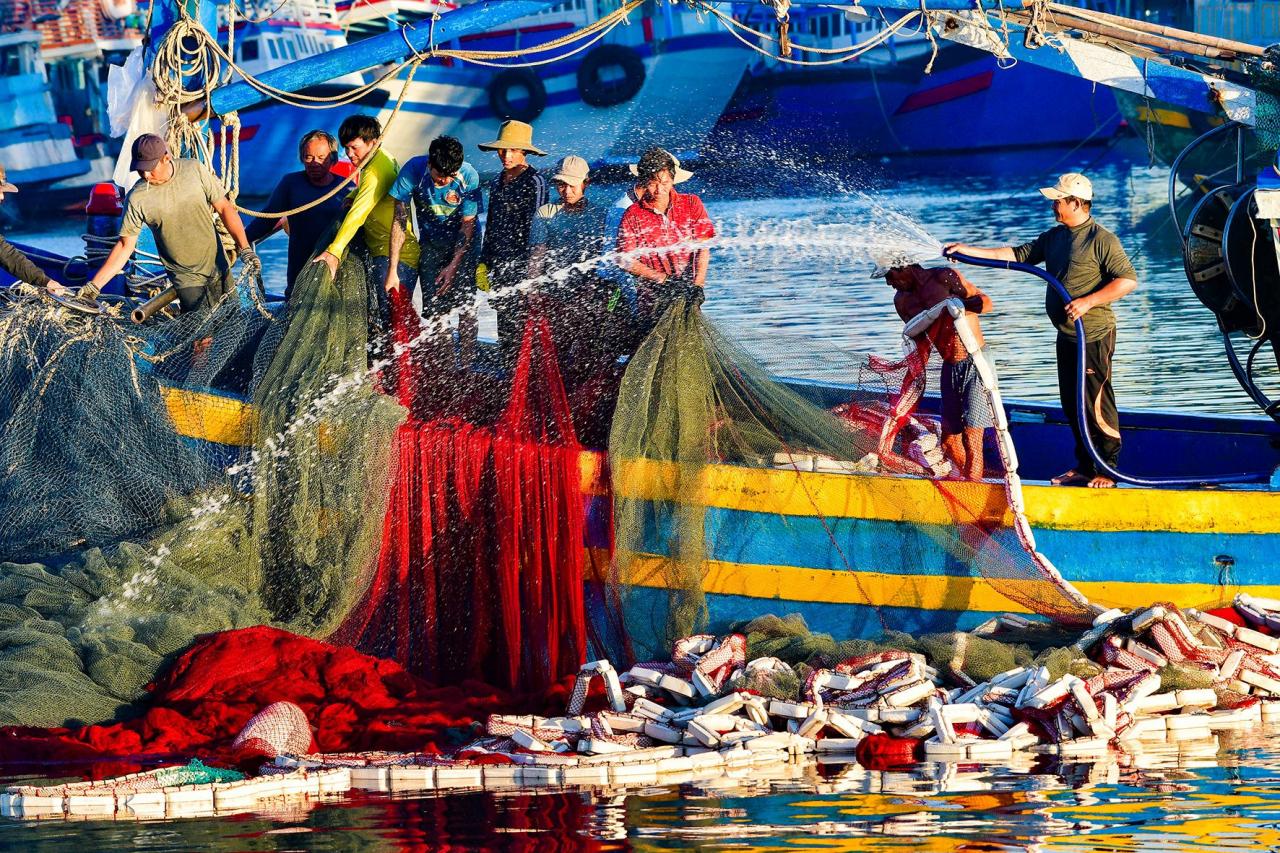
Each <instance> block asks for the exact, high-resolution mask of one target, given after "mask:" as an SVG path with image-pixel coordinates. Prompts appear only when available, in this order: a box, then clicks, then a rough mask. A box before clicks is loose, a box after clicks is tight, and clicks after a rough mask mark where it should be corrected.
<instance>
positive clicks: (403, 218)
mask: <svg viewBox="0 0 1280 853" xmlns="http://www.w3.org/2000/svg"><path fill="white" fill-rule="evenodd" d="M408 222H409V205H407V204H405V203H404V202H403V201H400V200H399V199H397V200H396V210H395V214H394V215H393V216H392V217H391V237H390V240H389V243H388V245H387V277H386V279H385V280H384V281H383V283H382V286H383V287H384V288H386V291H387V293H393V292H395V291H397V290H399V289H400V270H399V267H400V250H401V249H403V248H404V237H405V233H406V228H405V226H406V224H407V223H408Z"/></svg>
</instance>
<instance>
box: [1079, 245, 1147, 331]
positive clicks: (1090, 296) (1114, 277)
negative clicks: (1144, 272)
mask: <svg viewBox="0 0 1280 853" xmlns="http://www.w3.org/2000/svg"><path fill="white" fill-rule="evenodd" d="M1100 251H1101V256H1100V257H1099V258H1098V265H1099V267H1101V269H1102V274H1103V276H1104V277H1106V278H1107V279H1108V280H1107V283H1106V284H1104V285H1102V287H1099V288H1098V289H1097V290H1095V291H1093V292H1092V293H1086V294H1085V295H1084V296H1081V297H1079V298H1078V299H1073V300H1071V301H1070V302H1068V303H1067V307H1066V312H1067V319H1068V320H1070V321H1071V322H1075V321H1076V319H1077V318H1079V317H1083V316H1084V315H1085V314H1088V313H1089V312H1090V311H1092V310H1093V309H1094V308H1098V307H1100V306H1102V305H1109V304H1111V303H1112V302H1115V301H1116V300H1117V299H1123V298H1124V297H1125V296H1128V295H1129V294H1130V293H1133V291H1134V290H1136V289H1137V288H1138V273H1137V271H1136V270H1135V269H1134V268H1133V262H1132V261H1130V260H1129V256H1128V255H1126V254H1125V253H1124V248H1123V247H1122V246H1121V245H1120V241H1119V240H1117V239H1116V238H1115V236H1110V239H1108V240H1105V241H1103V242H1102V244H1101V247H1100Z"/></svg>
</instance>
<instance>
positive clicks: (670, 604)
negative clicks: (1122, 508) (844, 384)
mask: <svg viewBox="0 0 1280 853" xmlns="http://www.w3.org/2000/svg"><path fill="white" fill-rule="evenodd" d="M937 322H951V320H950V318H949V317H947V318H943V319H940V320H938V321H937ZM919 341H920V342H919V343H917V344H915V345H914V347H913V348H912V349H911V350H910V351H909V352H908V354H907V355H906V357H904V358H903V359H900V360H897V361H890V360H886V359H882V358H878V357H874V356H871V357H867V358H866V359H864V360H863V362H862V363H861V365H859V366H858V374H857V375H858V376H859V380H860V381H859V383H858V388H859V390H858V391H857V392H856V393H855V394H854V395H852V398H851V399H849V400H848V401H846V402H845V403H843V404H842V405H840V406H839V407H838V408H837V410H836V411H837V413H838V416H837V414H833V412H831V411H828V410H827V409H824V408H822V407H821V406H818V405H816V404H815V403H813V402H811V401H809V400H808V399H805V398H804V397H802V396H801V395H800V394H799V393H797V392H796V391H794V390H792V389H790V388H788V387H787V386H784V385H782V384H780V383H778V382H777V381H775V380H773V379H772V378H771V377H770V376H769V375H768V374H767V373H766V372H765V371H764V369H763V368H761V367H760V366H759V365H758V364H756V363H755V361H754V360H753V359H751V358H750V357H749V356H748V355H747V354H746V353H745V352H743V351H742V350H741V349H739V348H738V347H736V346H735V345H734V344H732V343H731V342H729V341H728V340H727V339H725V338H724V337H723V336H722V335H721V334H719V333H718V332H717V331H716V330H715V328H714V327H713V326H712V324H711V323H710V322H709V321H708V320H707V319H706V318H705V317H704V316H703V315H702V313H701V312H700V311H699V310H697V309H696V308H694V307H692V306H689V305H686V304H685V303H684V302H683V301H677V302H676V303H675V304H674V305H673V306H672V308H671V309H670V310H669V311H668V312H667V313H666V314H665V315H664V316H663V318H662V319H661V320H660V321H659V323H658V324H657V326H656V328H655V329H654V331H653V333H652V334H650V336H649V337H648V339H646V340H645V342H644V343H643V344H642V345H641V346H640V348H639V350H638V351H637V352H636V354H635V355H634V357H633V358H632V359H631V363H630V364H629V365H628V367H627V371H626V374H625V376H624V377H623V380H622V384H621V389H620V391H619V395H618V403H617V408H616V410H615V413H614V418H613V426H612V431H611V434H610V438H609V464H610V470H611V475H612V485H613V490H614V511H615V538H616V549H617V567H618V581H619V582H620V583H621V584H622V586H623V588H624V589H626V590H633V589H634V588H636V587H651V588H656V589H658V590H660V591H662V592H665V596H666V606H665V608H662V609H660V610H659V611H654V610H652V609H650V610H648V611H646V612H643V613H642V612H640V610H641V608H638V607H630V608H628V616H629V618H630V619H631V620H632V622H631V627H632V628H633V630H634V631H636V632H637V633H639V634H642V635H644V636H646V637H649V638H652V639H651V641H650V644H651V648H649V649H648V650H649V651H650V652H657V651H658V650H660V649H662V648H664V647H666V646H668V645H669V644H670V642H671V641H672V640H674V639H675V638H677V637H680V636H685V635H688V634H692V633H697V632H699V631H701V630H703V629H704V628H705V627H706V626H707V624H708V620H709V613H708V607H707V599H706V586H707V578H708V573H709V571H712V570H716V569H717V567H719V566H721V565H723V564H729V565H730V566H732V565H733V564H735V563H738V564H741V563H744V562H752V560H749V559H737V556H738V555H739V554H741V553H743V543H748V547H749V543H751V542H753V541H757V540H760V539H763V538H765V537H767V536H769V534H770V531H776V530H779V529H785V528H786V527H787V526H788V525H792V524H796V523H798V522H797V517H798V516H805V517H807V518H812V519H814V520H815V521H816V523H817V525H818V527H819V529H820V531H821V533H820V534H814V535H815V536H820V538H821V539H824V540H825V541H823V542H821V543H820V544H815V542H814V541H811V542H809V543H807V544H808V545H809V546H810V547H820V548H822V549H824V550H827V551H829V552H830V554H829V558H830V560H831V561H832V562H833V563H834V564H835V566H836V568H837V571H839V570H843V574H842V578H844V579H847V581H848V583H849V584H850V585H851V586H852V587H853V588H854V591H855V600H859V601H861V602H865V603H868V604H872V605H875V607H874V608H873V612H874V616H871V617H869V618H872V619H878V620H879V622H880V625H879V628H880V629H881V630H882V631H883V630H885V629H888V628H891V627H892V624H891V622H890V621H888V620H886V618H885V615H884V610H885V609H886V608H888V607H893V606H903V607H920V606H922V599H921V596H920V592H919V589H918V588H916V587H915V586H913V585H912V584H910V583H894V582H892V581H893V580H894V579H893V578H890V579H889V580H890V582H889V583H885V582H882V581H881V579H879V578H878V577H877V574H878V573H880V572H882V571H883V570H884V568H885V565H886V563H887V562H893V563H895V564H901V565H903V566H905V567H908V570H909V569H910V568H911V567H923V566H928V565H930V564H931V563H937V562H942V563H944V564H949V567H948V568H947V569H946V573H947V574H948V575H960V576H965V575H968V576H971V577H981V578H983V579H985V581H986V582H987V583H988V584H989V585H991V586H993V587H994V588H995V589H996V590H998V591H999V592H1000V593H1002V594H1003V595H1004V596H1005V597H1007V598H1008V599H1011V600H1012V601H1016V602H1017V603H1019V604H1021V605H1023V606H1024V607H1025V608H1027V609H1028V610H1030V611H1032V612H1035V613H1040V614H1043V615H1046V616H1050V617H1052V618H1053V619H1055V620H1058V621H1061V622H1067V623H1072V624H1087V623H1088V621H1089V620H1090V619H1091V618H1092V616H1093V614H1094V612H1095V611H1094V610H1093V609H1092V608H1091V607H1090V606H1089V604H1088V602H1087V601H1086V600H1085V599H1084V598H1083V596H1081V595H1080V594H1079V593H1078V592H1076V591H1075V590H1074V589H1073V588H1071V587H1070V585H1069V584H1067V583H1066V582H1065V581H1064V580H1063V579H1062V578H1061V577H1060V576H1059V575H1058V574H1057V572H1056V570H1055V569H1054V568H1053V566H1052V564H1051V563H1049V562H1048V560H1047V559H1046V558H1044V557H1043V555H1040V554H1039V553H1037V552H1036V550H1035V542H1034V539H1033V538H1032V537H1031V532H1030V527H1029V526H1028V525H1027V524H1026V520H1025V517H1024V516H1022V514H1021V512H1020V500H1021V498H1020V485H1019V483H1018V481H1017V477H1016V474H1015V473H1014V471H1013V470H1012V466H1011V464H1010V463H1011V462H1012V451H1011V449H1010V450H1009V451H1008V453H1002V454H1000V455H999V456H997V457H996V459H995V460H993V463H992V467H993V468H994V469H995V474H996V477H997V478H998V479H994V480H993V481H987V482H970V481H965V480H962V479H959V478H957V477H955V475H954V474H953V469H952V466H951V464H950V462H949V460H948V459H947V457H946V455H945V454H944V453H943V451H942V447H941V436H940V435H939V433H938V424H937V421H936V420H935V419H933V418H931V417H928V416H926V415H925V413H924V412H922V411H921V408H920V403H921V401H922V400H923V397H924V390H925V383H926V376H927V375H928V371H927V369H926V367H927V364H928V362H929V360H930V356H931V347H930V345H929V343H928V339H927V338H926V337H921V338H920V339H919ZM992 387H994V386H992ZM993 402H994V404H995V405H997V406H998V405H999V400H998V397H995V398H994V401H993ZM750 469H756V472H752V471H751V470H750ZM760 469H769V470H768V473H767V474H761V473H759V471H760ZM810 471H815V472H819V473H834V474H847V475H853V476H858V475H865V476H867V477H869V478H871V477H875V478H877V479H880V478H885V479H881V480H880V482H881V483H882V484H883V487H878V488H875V491H874V495H872V493H868V495H872V496H869V497H866V498H865V500H866V505H865V506H863V507H862V512H858V511H852V512H850V511H847V510H850V509H852V508H851V507H844V508H841V509H843V510H846V511H844V512H841V513H840V515H841V516H842V517H839V518H836V517H833V516H834V514H835V513H834V512H833V511H832V509H830V508H829V507H830V502H829V501H828V500H825V499H824V498H823V496H822V495H821V494H819V492H820V490H821V487H820V485H819V483H820V482H821V478H814V477H808V476H806V472H810ZM889 477H893V478H898V479H901V478H903V477H910V478H918V479H925V480H928V481H929V482H931V483H932V484H933V491H932V493H931V494H930V495H929V496H928V498H929V499H928V500H927V501H924V502H923V503H924V504H926V505H925V506H924V508H923V509H921V501H920V495H919V493H918V492H913V491H909V490H908V491H903V490H899V489H896V488H895V487H894V486H893V485H892V482H893V481H892V480H889V479H887V478H889ZM867 482H870V481H869V480H868V481H867ZM743 510H746V511H743ZM885 525H891V526H892V528H893V531H894V532H893V537H892V543H891V544H892V547H893V548H895V549H900V550H901V555H900V558H899V555H894V558H893V559H892V560H891V561H890V560H886V558H885V555H884V553H883V552H882V551H879V550H877V548H876V547H875V545H874V543H875V542H876V541H880V539H883V535H882V534H883V530H884V529H885ZM877 527H879V528H880V532H879V533H878V532H877ZM877 537H880V538H879V539H878V538H877ZM884 541H886V542H887V541H888V540H884ZM868 543H871V544H868ZM885 547H889V546H888V545H886V546H885ZM790 559H794V557H792V556H789V555H786V554H782V555H779V560H780V561H782V562H785V561H787V560H790ZM755 562H759V560H755ZM803 565H809V564H808V563H804V564H803ZM726 571H728V570H726ZM721 586H722V590H721V591H726V590H725V589H723V587H728V586H733V583H732V581H727V582H723V583H722V584H721ZM750 594H758V592H754V591H753V592H751V593H750ZM861 632H862V633H864V634H875V633H878V632H877V631H875V630H874V628H872V629H871V630H868V628H867V627H866V626H863V628H862V629H861Z"/></svg>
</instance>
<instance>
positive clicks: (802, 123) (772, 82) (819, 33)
mask: <svg viewBox="0 0 1280 853" xmlns="http://www.w3.org/2000/svg"><path fill="white" fill-rule="evenodd" d="M734 8H735V13H736V16H737V18H738V19H739V20H740V21H742V22H743V23H744V24H745V25H747V26H749V27H751V28H752V29H754V30H756V31H757V32H760V33H763V34H764V35H765V36H768V37H770V38H776V37H777V36H778V30H779V26H778V20H777V17H776V16H775V15H774V13H773V12H772V10H771V9H769V8H768V7H765V6H762V5H760V4H758V3H752V4H743V3H739V4H735V6H734ZM789 14H790V20H791V25H790V33H791V38H792V39H793V42H792V49H793V51H794V53H793V58H794V59H796V60H800V61H805V62H829V61H831V60H832V59H833V58H834V57H833V56H832V55H831V54H829V53H816V52H813V51H806V50H804V49H803V46H808V47H816V48H822V49H824V50H827V51H833V50H851V49H853V48H855V47H857V46H858V45H863V46H864V47H865V52H864V53H862V54H861V55H859V56H857V57H856V58H854V59H850V60H849V61H847V62H841V63H838V64H827V65H821V66H816V67H815V66H804V65H794V64H789V63H787V62H784V61H782V60H780V59H778V58H776V57H773V56H762V55H760V54H753V57H754V61H753V62H752V64H751V65H750V66H749V68H748V70H747V74H746V76H745V78H744V79H743V81H742V85H741V86H740V87H739V89H738V91H737V93H736V94H735V95H734V98H733V101H732V102H730V105H729V107H728V109H727V110H726V111H725V114H724V115H723V116H722V117H721V119H720V122H719V125H718V127H717V132H716V134H715V136H714V139H713V147H714V148H715V150H716V151H717V152H720V153H723V154H725V155H728V156H733V155H734V154H735V153H739V152H740V153H748V154H749V153H750V152H753V151H755V152H759V151H762V150H780V151H799V152H802V153H803V155H804V156H805V157H806V158H807V157H813V158H817V159H819V160H820V161H821V160H829V161H831V162H832V163H837V162H839V161H842V160H847V159H849V157H850V156H851V155H852V156H861V157H873V156H885V155H898V154H963V153H965V152H976V151H988V150H994V149H1002V148H1019V147H1021V148H1029V147H1047V146H1055V147H1063V146H1068V147H1069V146H1073V145H1081V144H1087V143H1097V144H1102V143H1105V142H1107V141H1108V140H1109V139H1110V138H1111V137H1112V136H1113V135H1114V134H1115V133H1116V131H1117V130H1118V129H1119V128H1120V124H1121V116H1120V113H1119V111H1118V109H1117V107H1116V102H1115V99H1114V97H1113V96H1112V94H1111V91H1110V90H1109V89H1107V88H1105V87H1101V86H1097V87H1095V86H1094V85H1093V84H1091V83H1088V82H1086V81H1083V80H1080V79H1078V78H1075V77H1071V76H1068V75H1065V74H1059V73H1056V72H1053V71H1047V70H1045V69H1042V68H1038V67H1036V66H1033V65H1030V64H1025V63H1024V64H1020V65H1018V66H1016V67H1012V68H1010V67H1001V66H1000V65H999V62H998V60H997V59H996V58H995V57H993V56H992V55H991V54H989V53H984V52H981V51H978V50H974V49H973V48H970V47H967V46H964V45H960V44H955V43H953V42H949V41H938V42H937V44H936V46H935V44H934V43H933V42H932V41H930V40H929V39H928V38H927V37H926V36H925V35H923V34H922V33H920V32H918V31H916V30H914V29H912V28H911V27H906V28H904V29H902V30H900V31H898V32H895V33H893V34H892V35H886V29H887V27H888V25H887V24H886V23H885V22H884V21H883V20H877V19H876V18H871V17H868V16H867V15H866V14H865V13H864V12H861V11H859V10H850V11H841V10H833V9H826V8H812V7H792V8H791V10H790V13H789ZM761 49H762V50H763V51H764V52H765V53H767V54H773V53H775V52H776V50H777V46H776V45H775V44H772V43H769V42H763V40H762V43H761ZM930 63H932V70H931V73H928V74H926V73H925V69H926V67H927V66H929V65H930ZM1015 105H1016V106H1015Z"/></svg>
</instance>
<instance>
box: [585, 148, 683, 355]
mask: <svg viewBox="0 0 1280 853" xmlns="http://www.w3.org/2000/svg"><path fill="white" fill-rule="evenodd" d="M657 150H659V151H661V152H662V153H664V154H666V155H667V156H668V157H670V158H671V162H672V163H674V164H675V173H674V174H673V175H672V179H671V183H672V184H673V185H675V184H682V183H684V182H685V181H687V180H689V179H690V178H692V177H693V173H692V172H690V171H689V170H687V169H683V168H681V167H680V161H679V160H677V159H676V156H675V155H674V154H672V153H671V152H670V151H667V150H666V149H665V148H659V149H657ZM628 169H629V171H630V172H631V175H632V177H633V178H634V181H633V183H632V185H631V186H629V187H627V189H626V192H624V193H623V194H622V195H621V196H619V197H618V200H617V201H616V202H614V203H613V205H612V206H611V207H610V208H609V214H608V218H607V225H606V229H607V232H608V235H609V246H610V247H616V246H617V245H618V231H619V229H620V228H621V226H622V217H623V216H625V215H626V212H627V211H628V210H629V209H630V208H631V205H633V204H635V203H637V202H638V201H640V199H641V198H642V197H643V196H644V189H645V187H644V184H643V183H640V182H639V181H640V179H639V177H638V175H639V164H638V163H632V164H631V165H630V166H629V167H628ZM609 273H612V274H611V275H610V278H612V279H613V280H614V281H615V283H616V284H617V288H616V290H615V291H614V292H613V293H612V294H610V296H609V313H610V316H611V317H612V318H613V319H614V325H615V327H616V328H617V329H618V330H619V334H620V335H621V336H622V337H623V338H624V339H625V340H626V341H629V342H630V343H629V344H627V343H623V346H624V348H625V349H627V350H633V349H635V347H636V346H637V345H638V344H639V343H640V341H639V340H638V339H636V337H637V335H638V336H639V337H640V338H643V331H644V330H643V328H642V327H641V326H640V325H639V324H638V311H639V310H640V306H639V302H638V299H637V296H636V285H635V280H634V279H633V278H632V277H631V275H630V274H629V273H628V272H626V270H624V269H622V268H621V267H618V266H617V265H613V266H611V267H608V268H606V274H609Z"/></svg>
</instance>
